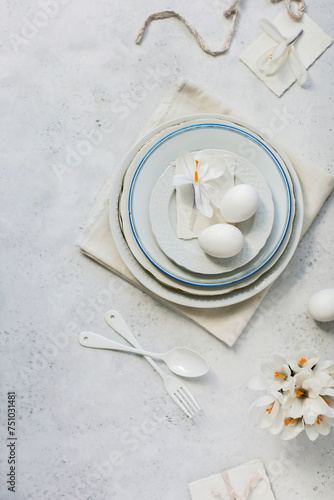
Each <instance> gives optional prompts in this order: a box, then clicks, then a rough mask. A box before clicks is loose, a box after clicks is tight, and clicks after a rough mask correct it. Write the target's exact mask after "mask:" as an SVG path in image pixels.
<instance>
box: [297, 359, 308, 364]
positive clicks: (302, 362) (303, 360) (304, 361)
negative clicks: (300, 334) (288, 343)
mask: <svg viewBox="0 0 334 500" xmlns="http://www.w3.org/2000/svg"><path fill="white" fill-rule="evenodd" d="M306 361H307V359H305V358H300V361H299V364H300V365H305V363H306Z"/></svg>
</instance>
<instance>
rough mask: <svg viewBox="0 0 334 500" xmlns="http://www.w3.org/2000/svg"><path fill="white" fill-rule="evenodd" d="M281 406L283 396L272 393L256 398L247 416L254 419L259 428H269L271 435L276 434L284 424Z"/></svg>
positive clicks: (278, 393)
mask: <svg viewBox="0 0 334 500" xmlns="http://www.w3.org/2000/svg"><path fill="white" fill-rule="evenodd" d="M283 404H284V397H283V395H282V394H281V393H280V392H272V393H270V394H266V395H265V396H261V397H260V398H258V399H257V400H256V401H255V402H254V403H253V405H252V406H251V408H250V409H249V415H250V416H251V417H252V418H255V419H256V421H257V425H258V426H259V427H260V428H262V429H265V428H269V430H270V431H271V433H272V434H278V433H279V432H281V430H282V426H283V423H284V411H283V407H282V405H283Z"/></svg>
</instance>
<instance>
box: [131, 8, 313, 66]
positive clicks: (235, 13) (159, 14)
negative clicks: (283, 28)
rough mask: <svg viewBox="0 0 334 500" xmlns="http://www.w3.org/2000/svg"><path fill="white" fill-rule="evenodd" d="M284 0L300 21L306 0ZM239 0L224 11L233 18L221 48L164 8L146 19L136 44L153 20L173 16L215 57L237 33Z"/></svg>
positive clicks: (177, 15)
mask: <svg viewBox="0 0 334 500" xmlns="http://www.w3.org/2000/svg"><path fill="white" fill-rule="evenodd" d="M271 1H272V3H277V2H281V0H271ZM284 1H285V5H286V8H287V11H288V15H289V16H290V18H291V19H293V20H294V21H299V20H300V19H301V18H302V16H303V13H304V11H305V1H304V0H284ZM239 2H240V0H233V2H232V4H231V6H230V7H229V8H228V9H227V10H225V11H224V17H225V18H226V19H231V21H232V23H231V28H230V31H229V33H228V35H227V37H226V40H225V41H224V44H223V46H222V48H221V49H220V50H211V49H210V48H209V47H208V45H207V43H206V41H205V40H204V39H203V38H202V37H201V35H200V34H199V33H198V31H196V30H195V28H193V26H192V25H191V24H189V23H188V21H187V20H186V19H185V18H184V17H183V16H181V15H180V14H178V13H177V12H175V11H174V10H164V11H162V12H156V13H155V14H151V15H150V16H149V17H148V18H147V19H146V21H145V22H144V24H143V26H142V27H141V28H140V30H139V33H138V36H137V38H136V44H138V45H139V44H140V43H141V41H142V39H143V36H144V33H145V31H146V29H147V27H148V25H149V24H150V23H151V22H152V21H160V20H162V19H169V18H171V17H176V19H178V20H179V21H181V23H183V24H184V25H185V26H187V28H188V29H189V31H190V33H191V34H192V35H193V36H194V37H195V40H196V42H197V43H198V45H199V46H200V47H201V49H202V50H203V51H204V52H206V54H209V55H210V56H214V57H216V56H220V55H221V54H224V52H226V51H227V50H228V48H229V46H230V44H231V41H232V38H233V35H234V33H235V28H236V24H237V19H238V15H239V9H238V6H239ZM292 4H297V12H294V9H293V8H292Z"/></svg>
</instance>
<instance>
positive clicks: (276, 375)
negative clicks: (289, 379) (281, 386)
mask: <svg viewBox="0 0 334 500" xmlns="http://www.w3.org/2000/svg"><path fill="white" fill-rule="evenodd" d="M274 375H275V378H278V377H279V378H285V375H283V373H278V372H275V374H274Z"/></svg>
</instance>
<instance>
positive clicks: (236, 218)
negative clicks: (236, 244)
mask: <svg viewBox="0 0 334 500" xmlns="http://www.w3.org/2000/svg"><path fill="white" fill-rule="evenodd" d="M259 203H260V197H259V193H258V192H257V190H256V189H255V187H254V186H251V185H250V184H238V185H237V186H233V187H232V188H231V189H229V190H228V191H227V193H225V195H224V196H223V198H222V201H221V205H220V213H221V215H222V216H223V217H224V219H225V220H226V222H242V221H244V220H247V219H249V218H250V217H252V215H254V214H255V212H256V210H257V208H258V206H259Z"/></svg>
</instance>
